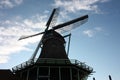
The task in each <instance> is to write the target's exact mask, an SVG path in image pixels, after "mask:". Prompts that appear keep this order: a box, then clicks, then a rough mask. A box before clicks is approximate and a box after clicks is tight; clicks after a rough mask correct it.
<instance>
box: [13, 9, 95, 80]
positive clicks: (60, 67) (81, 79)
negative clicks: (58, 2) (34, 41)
mask: <svg viewBox="0 0 120 80" xmlns="http://www.w3.org/2000/svg"><path fill="white" fill-rule="evenodd" d="M58 14H59V8H55V9H53V11H52V14H51V16H50V18H49V19H48V22H47V23H46V28H45V30H44V31H43V32H40V33H37V34H33V35H29V36H23V37H21V38H20V39H19V40H23V39H26V38H30V37H34V36H37V35H41V34H43V36H42V38H41V39H40V41H39V43H38V46H37V48H36V50H35V52H34V54H33V55H32V57H31V58H30V60H28V61H26V62H24V63H22V64H20V65H17V66H15V67H13V68H12V71H13V73H14V74H15V76H16V77H18V78H19V79H21V80H87V77H88V75H89V74H91V73H92V72H93V69H92V68H91V67H89V66H88V65H86V64H85V63H83V62H80V61H78V60H76V59H74V60H73V59H69V58H68V54H67V53H66V50H65V43H66V42H65V39H64V38H65V37H68V36H71V34H68V35H65V36H62V35H61V34H60V33H58V32H61V33H63V32H66V31H69V30H72V29H74V28H77V27H79V26H80V25H81V24H83V23H85V22H86V21H87V19H88V15H84V16H82V17H78V18H76V19H73V20H70V21H67V22H65V23H62V24H58V25H55V23H56V22H57V17H58ZM50 27H51V28H50ZM68 44H70V37H69V42H68ZM40 48H41V52H40V55H39V57H38V58H37V60H36V59H35V58H36V55H37V53H38V52H39V49H40ZM68 51H69V47H68Z"/></svg>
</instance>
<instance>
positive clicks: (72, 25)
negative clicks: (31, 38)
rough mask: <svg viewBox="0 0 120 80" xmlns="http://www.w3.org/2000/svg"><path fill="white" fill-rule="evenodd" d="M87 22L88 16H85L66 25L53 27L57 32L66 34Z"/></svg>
mask: <svg viewBox="0 0 120 80" xmlns="http://www.w3.org/2000/svg"><path fill="white" fill-rule="evenodd" d="M87 20H88V15H85V16H82V17H79V18H76V19H73V20H71V21H68V22H66V23H63V24H59V25H57V26H55V27H53V29H54V30H56V31H57V32H60V33H64V32H67V31H70V30H72V29H75V28H77V27H79V26H80V25H82V24H84V23H85V22H87Z"/></svg>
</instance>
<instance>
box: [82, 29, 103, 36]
mask: <svg viewBox="0 0 120 80" xmlns="http://www.w3.org/2000/svg"><path fill="white" fill-rule="evenodd" d="M101 31H103V30H102V28H101V27H95V28H94V29H88V30H84V31H83V34H84V35H87V36H88V37H90V38H91V37H93V36H95V35H96V34H97V33H98V32H101Z"/></svg>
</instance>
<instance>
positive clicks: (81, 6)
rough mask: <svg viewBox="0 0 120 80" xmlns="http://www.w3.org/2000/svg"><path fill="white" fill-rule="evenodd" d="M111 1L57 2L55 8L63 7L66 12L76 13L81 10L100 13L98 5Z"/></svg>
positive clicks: (71, 0) (73, 0) (62, 0)
mask: <svg viewBox="0 0 120 80" xmlns="http://www.w3.org/2000/svg"><path fill="white" fill-rule="evenodd" d="M107 1H109V0H55V3H54V4H53V6H55V7H62V8H64V9H65V11H68V12H76V11H80V10H87V11H94V12H98V11H99V7H98V5H97V3H104V2H107Z"/></svg>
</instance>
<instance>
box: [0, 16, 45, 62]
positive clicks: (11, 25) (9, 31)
mask: <svg viewBox="0 0 120 80" xmlns="http://www.w3.org/2000/svg"><path fill="white" fill-rule="evenodd" d="M46 18H47V16H46V15H43V16H41V15H38V14H37V15H36V16H32V17H31V18H30V19H22V17H20V16H17V17H16V18H15V19H12V20H4V21H0V63H6V62H7V61H8V59H9V55H11V54H14V53H17V52H20V51H23V50H24V51H30V50H31V49H29V48H28V47H26V46H27V45H29V44H33V43H35V42H37V41H39V39H40V37H41V36H36V37H33V38H29V39H24V40H21V41H18V39H19V37H20V36H21V35H31V34H34V33H37V32H40V31H42V30H43V29H44V28H45V21H46ZM1 57H2V58H1Z"/></svg>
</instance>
